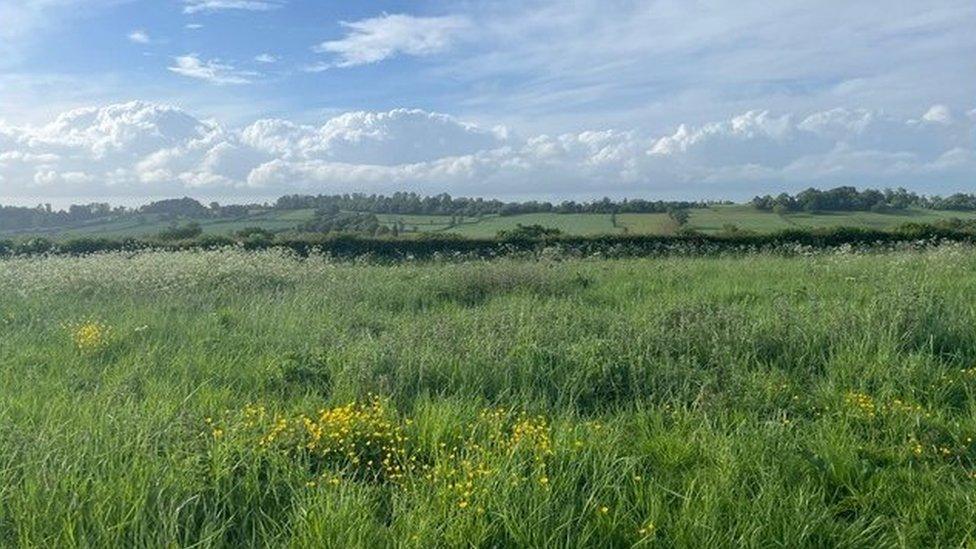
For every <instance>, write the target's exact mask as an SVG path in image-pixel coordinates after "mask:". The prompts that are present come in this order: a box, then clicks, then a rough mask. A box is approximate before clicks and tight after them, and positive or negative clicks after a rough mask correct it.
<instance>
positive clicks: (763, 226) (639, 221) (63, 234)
mask: <svg viewBox="0 0 976 549" xmlns="http://www.w3.org/2000/svg"><path fill="white" fill-rule="evenodd" d="M690 213H691V215H690V218H689V221H688V225H687V226H688V228H690V229H694V230H697V231H701V232H704V233H709V234H712V233H717V232H720V231H722V230H724V228H725V227H726V226H727V225H735V226H736V227H737V228H739V229H744V230H749V231H755V232H760V233H766V232H773V231H780V230H784V229H789V228H811V227H837V226H848V227H864V228H872V229H886V228H893V227H897V226H898V225H902V224H904V223H909V222H913V223H931V222H933V221H938V220H941V219H949V218H953V217H955V218H960V219H976V212H958V211H936V210H922V209H907V210H903V211H897V212H893V213H887V214H878V213H871V212H833V213H831V212H823V213H816V214H809V213H791V214H786V215H778V214H775V213H770V212H762V211H758V210H756V209H755V208H753V207H751V206H746V205H729V206H714V207H711V208H703V209H693V210H690ZM314 214H315V211H314V210H311V209H306V210H292V211H289V210H282V211H278V210H256V211H253V212H251V214H249V215H248V216H245V217H242V218H226V219H202V220H198V221H199V222H200V224H201V225H202V226H203V229H204V232H205V233H207V234H223V235H227V234H231V233H233V232H235V231H239V230H241V229H244V228H246V227H260V228H264V229H267V230H270V231H276V232H277V231H288V230H293V229H295V228H296V227H298V226H299V225H301V224H302V223H304V222H306V221H309V220H310V219H312V218H313V216H314ZM377 217H378V218H379V220H380V222H381V223H383V224H385V225H387V226H388V227H393V226H394V225H398V226H402V227H403V228H404V230H405V231H406V232H411V233H413V232H420V233H427V232H443V233H453V234H459V235H462V236H467V237H473V238H485V237H494V236H495V235H496V234H498V232H499V231H502V230H511V229H514V228H515V227H517V226H518V225H519V224H522V225H534V224H539V225H543V226H546V227H551V228H556V229H559V230H561V231H563V233H565V234H570V235H598V234H620V233H624V232H627V233H629V234H664V233H666V232H668V231H670V230H673V229H672V227H671V225H670V224H669V222H668V217H667V215H666V214H653V213H649V214H618V215H617V222H616V225H614V223H613V219H612V216H611V215H610V214H555V213H539V214H524V215H513V216H504V217H502V216H497V215H489V216H484V217H480V218H479V217H460V216H459V217H452V216H437V215H397V214H379V215H377ZM171 223H172V222H171V221H163V220H161V219H160V217H159V216H157V215H153V214H145V215H138V216H134V215H130V216H125V217H122V218H119V219H114V220H107V221H98V222H91V223H87V224H83V225H78V226H71V227H64V228H60V229H53V230H48V231H43V232H42V231H24V232H18V233H9V232H8V233H3V232H0V237H9V236H20V237H27V236H32V235H39V234H41V235H45V236H50V237H54V238H75V237H107V238H121V237H145V236H150V235H154V234H157V233H159V232H160V231H162V230H163V229H165V228H166V227H167V226H169V225H170V224H171ZM452 223H453V224H452Z"/></svg>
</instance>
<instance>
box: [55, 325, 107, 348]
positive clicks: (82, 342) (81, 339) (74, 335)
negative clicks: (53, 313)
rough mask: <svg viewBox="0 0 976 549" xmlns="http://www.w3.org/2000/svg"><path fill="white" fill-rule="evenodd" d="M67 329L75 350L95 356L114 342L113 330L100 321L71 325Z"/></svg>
mask: <svg viewBox="0 0 976 549" xmlns="http://www.w3.org/2000/svg"><path fill="white" fill-rule="evenodd" d="M66 329H67V330H68V332H69V333H70V335H71V340H72V342H74V345H75V348H77V349H78V350H79V351H81V352H82V353H86V354H94V353H97V352H99V351H101V350H103V349H105V348H106V347H108V345H109V343H111V340H112V328H111V327H110V326H108V325H107V324H105V323H104V322H101V321H98V320H87V321H85V322H80V323H77V324H70V325H68V326H66Z"/></svg>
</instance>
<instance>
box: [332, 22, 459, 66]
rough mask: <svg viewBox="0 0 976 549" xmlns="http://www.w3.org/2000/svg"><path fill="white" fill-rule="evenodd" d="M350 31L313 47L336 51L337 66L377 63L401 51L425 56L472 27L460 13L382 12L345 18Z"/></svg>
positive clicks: (448, 43)
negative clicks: (432, 15) (431, 14)
mask: <svg viewBox="0 0 976 549" xmlns="http://www.w3.org/2000/svg"><path fill="white" fill-rule="evenodd" d="M342 26H343V27H345V28H346V29H348V30H349V33H348V34H347V35H346V36H345V37H344V38H342V39H341V40H331V41H327V42H322V43H321V44H319V45H317V46H315V47H314V48H313V49H314V50H315V51H316V52H319V53H332V54H336V56H337V57H338V61H337V62H336V63H335V66H337V67H354V66H357V65H366V64H369V63H376V62H379V61H383V60H384V59H389V58H391V57H395V56H396V55H399V54H404V55H412V56H425V55H432V54H435V53H440V52H443V51H445V50H447V49H448V48H449V47H450V46H451V44H452V43H453V42H454V41H455V40H457V38H458V37H459V36H460V34H461V33H462V32H464V31H465V30H466V29H468V28H469V27H470V22H469V21H468V19H467V18H465V17H461V16H454V15H450V16H443V17H414V16H411V15H403V14H393V15H387V14H384V15H381V16H379V17H372V18H369V19H363V20H360V21H353V22H345V21H344V22H343V23H342Z"/></svg>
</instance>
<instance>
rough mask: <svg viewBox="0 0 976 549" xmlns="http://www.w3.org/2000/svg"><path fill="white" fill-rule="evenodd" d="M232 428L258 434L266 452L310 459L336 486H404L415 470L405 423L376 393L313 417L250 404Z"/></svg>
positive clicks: (215, 428)
mask: <svg viewBox="0 0 976 549" xmlns="http://www.w3.org/2000/svg"><path fill="white" fill-rule="evenodd" d="M208 424H209V425H210V426H211V429H212V433H213V435H214V437H215V438H220V437H221V436H222V435H223V433H224V428H222V427H218V426H216V425H214V424H213V423H212V422H210V423H208ZM230 429H232V430H234V431H241V432H247V433H250V434H251V435H253V439H256V440H254V445H255V446H256V448H257V449H258V450H260V451H268V452H279V453H284V454H293V455H295V456H300V457H302V458H307V459H308V461H309V463H310V464H311V465H312V466H313V468H314V469H315V470H316V471H322V478H323V479H325V480H327V481H329V482H330V483H332V484H335V483H336V481H337V480H338V478H339V477H340V476H342V477H350V478H355V479H361V480H368V481H376V482H380V481H383V482H400V481H402V480H403V478H404V476H405V474H406V473H407V472H408V471H409V470H411V469H412V468H413V466H414V463H413V462H412V461H411V460H410V459H408V457H407V449H406V443H407V437H406V436H405V435H404V433H403V427H402V425H401V423H400V422H399V421H398V420H397V419H396V417H395V415H394V414H393V413H392V412H391V411H390V410H389V408H388V407H387V405H386V403H385V402H384V401H383V400H382V399H381V398H379V397H377V396H373V395H370V397H369V398H368V400H367V401H366V402H365V403H360V402H350V403H348V404H345V405H342V406H336V407H333V408H323V409H321V410H319V411H318V412H317V413H315V414H312V415H307V414H299V415H296V416H285V415H281V414H269V413H268V411H267V410H266V408H265V407H264V406H247V407H245V408H244V409H243V410H241V412H240V414H239V415H238V418H237V420H236V422H235V423H233V424H232V425H231V426H230Z"/></svg>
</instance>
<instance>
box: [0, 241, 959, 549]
mask: <svg viewBox="0 0 976 549" xmlns="http://www.w3.org/2000/svg"><path fill="white" fill-rule="evenodd" d="M974 269H976V251H973V250H972V249H971V248H966V247H946V248H941V249H938V250H935V251H930V252H926V253H921V254H918V253H896V254H889V255H875V254H872V255H868V256H856V255H821V256H815V257H797V258H779V257H767V256H751V257H744V258H739V259H733V258H723V259H718V258H673V259H658V260H626V261H563V262H557V263H547V262H513V261H496V262H490V263H485V262H478V263H460V264H416V265H409V264H402V265H397V266H371V265H353V264H331V263H328V262H325V261H323V260H320V259H311V260H308V261H297V260H294V259H291V258H289V257H286V256H284V255H282V254H278V253H271V252H265V253H257V254H246V253H243V252H230V251H225V252H206V253H204V252H185V253H169V254H167V253H143V254H136V255H135V256H134V257H129V256H122V255H103V256H98V257H88V258H67V257H61V258H21V259H11V260H4V261H0V295H3V296H4V298H3V300H0V478H2V483H0V546H13V545H25V546H42V547H82V546H95V547H146V546H153V547H159V546H220V547H240V546H309V547H311V546H315V547H321V546H329V547H391V546H403V547H438V546H444V547H446V546H461V545H463V546H479V547H512V546H528V547H561V546H600V547H631V546H634V545H639V546H658V545H660V546H669V547H670V546H685V547H713V546H719V547H731V546H786V547H826V546H850V547H853V546H859V547H877V546H910V547H932V546H965V545H969V544H972V543H974V541H976V524H974V522H973V521H972V517H973V516H974V513H976V500H974V498H973V491H974V489H976V446H974V442H973V441H974V439H976V373H974V372H976V370H974V369H973V368H974V364H976V332H974V331H973V329H972V326H974V325H976V306H974V305H973V302H972V299H971V298H970V296H972V295H973V293H974V292H976V279H974V278H973V277H972V276H971V273H972V272H973V270H974Z"/></svg>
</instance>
